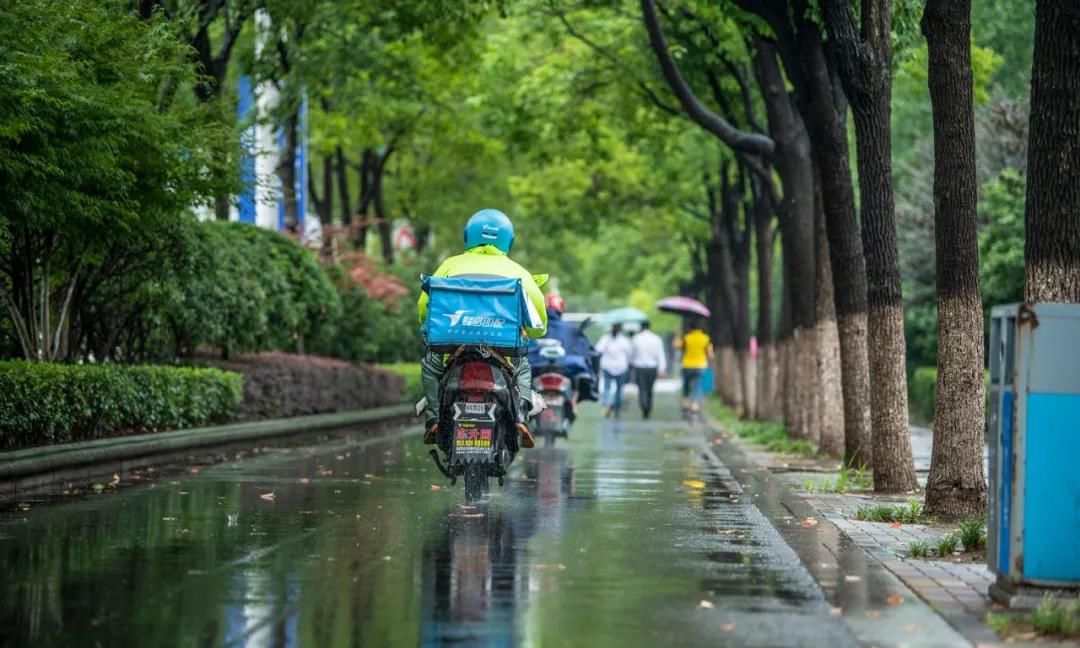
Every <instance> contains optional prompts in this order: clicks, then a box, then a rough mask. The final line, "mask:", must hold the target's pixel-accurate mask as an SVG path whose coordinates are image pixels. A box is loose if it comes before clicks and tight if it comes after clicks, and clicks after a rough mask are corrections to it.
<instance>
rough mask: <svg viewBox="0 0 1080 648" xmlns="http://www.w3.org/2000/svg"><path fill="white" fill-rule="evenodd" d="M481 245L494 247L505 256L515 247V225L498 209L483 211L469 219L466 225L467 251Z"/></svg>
mask: <svg viewBox="0 0 1080 648" xmlns="http://www.w3.org/2000/svg"><path fill="white" fill-rule="evenodd" d="M481 245H494V246H495V247H497V248H499V249H500V250H502V251H503V253H504V254H510V248H512V247H514V224H513V223H511V222H510V218H509V217H508V216H507V215H506V214H504V213H502V212H501V211H499V210H498V209H481V210H480V211H478V212H476V213H475V214H473V215H472V216H470V217H469V222H468V223H465V249H466V250H471V249H473V248H474V247H479V246H481Z"/></svg>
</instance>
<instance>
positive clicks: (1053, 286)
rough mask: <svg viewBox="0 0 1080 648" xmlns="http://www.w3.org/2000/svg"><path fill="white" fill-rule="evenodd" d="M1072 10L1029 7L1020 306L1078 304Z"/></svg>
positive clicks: (1078, 147)
mask: <svg viewBox="0 0 1080 648" xmlns="http://www.w3.org/2000/svg"><path fill="white" fill-rule="evenodd" d="M1077 70H1080V5H1078V4H1077V3H1076V2H1075V0H1037V1H1036V3H1035V56H1034V61H1033V64H1032V68H1031V126H1030V130H1029V133H1030V141H1029V144H1028V187H1027V207H1026V216H1025V223H1026V226H1025V234H1026V237H1025V245H1024V262H1025V267H1026V276H1025V283H1024V299H1025V300H1026V301H1028V302H1033V303H1034V302H1068V303H1077V302H1080V75H1078V74H1077Z"/></svg>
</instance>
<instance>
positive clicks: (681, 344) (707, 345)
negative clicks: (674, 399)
mask: <svg viewBox="0 0 1080 648" xmlns="http://www.w3.org/2000/svg"><path fill="white" fill-rule="evenodd" d="M703 328H704V324H702V322H701V321H700V320H694V321H693V322H691V324H690V326H689V330H688V331H687V332H686V333H684V334H683V336H682V337H681V338H679V339H678V340H676V341H675V347H676V348H678V349H681V350H682V376H683V389H682V392H683V409H684V410H686V411H687V412H689V413H690V414H692V415H699V414H700V413H701V402H702V401H703V400H704V399H705V393H704V390H703V389H702V385H701V379H702V377H704V375H705V370H706V369H707V368H708V367H709V363H711V362H712V361H713V360H715V359H716V354H715V352H714V351H713V345H712V340H711V339H709V334H708V333H706V332H705V331H703V330H702V329H703Z"/></svg>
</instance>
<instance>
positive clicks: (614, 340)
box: [596, 324, 634, 418]
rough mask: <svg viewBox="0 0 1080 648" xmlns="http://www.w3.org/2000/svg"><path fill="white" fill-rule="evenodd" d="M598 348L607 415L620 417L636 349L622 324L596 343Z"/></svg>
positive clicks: (612, 328) (617, 325)
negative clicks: (624, 389)
mask: <svg viewBox="0 0 1080 648" xmlns="http://www.w3.org/2000/svg"><path fill="white" fill-rule="evenodd" d="M596 350H597V351H598V352H599V353H600V371H601V373H603V375H604V396H603V399H602V402H603V404H604V406H605V407H606V408H607V410H606V411H605V412H604V416H605V417H610V416H615V417H616V418H618V417H619V410H620V409H622V392H623V387H624V386H625V385H626V375H627V374H628V373H629V372H630V360H631V358H632V357H633V355H634V349H633V347H632V346H631V345H630V340H628V339H627V338H626V336H625V335H623V333H622V325H621V324H616V325H614V326H612V327H611V332H610V333H605V334H604V336H603V337H601V338H600V341H599V342H597V343H596Z"/></svg>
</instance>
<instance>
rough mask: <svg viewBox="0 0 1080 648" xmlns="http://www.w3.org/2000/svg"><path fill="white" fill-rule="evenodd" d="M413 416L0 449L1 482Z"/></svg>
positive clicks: (386, 413)
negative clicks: (8, 449) (95, 465)
mask: <svg viewBox="0 0 1080 648" xmlns="http://www.w3.org/2000/svg"><path fill="white" fill-rule="evenodd" d="M412 416H413V408H412V407H411V406H409V405H392V406H388V407H378V408H374V409H369V410H360V411H351V412H335V413H331V414H316V415H313V416H297V417H293V418H287V419H272V420H268V421H251V422H245V423H233V424H229V425H219V426H213V427H203V428H190V429H186V430H175V431H172V432H158V433H150V434H139V435H134V436H123V437H112V438H108V439H96V440H93V441H81V442H78V443H65V444H60V445H54V446H44V447H40V448H28V449H26V450H15V451H12V452H4V453H0V483H4V482H17V481H21V480H24V479H26V478H31V477H35V476H40V475H42V474H43V473H53V472H61V471H65V470H69V469H75V468H80V467H85V466H91V465H94V464H100V463H106V462H108V463H117V462H123V461H125V460H130V459H139V458H145V457H151V456H155V455H164V454H170V453H177V452H183V451H188V450H196V449H208V448H214V447H218V446H225V445H230V444H235V443H245V442H248V443H250V442H252V441H261V440H265V439H272V438H275V437H282V436H287V435H295V434H299V433H307V432H318V431H327V430H332V429H337V428H346V427H352V426H357V425H365V426H366V425H372V424H385V423H397V422H405V421H406V420H407V419H409V418H411V417H412ZM58 477H59V476H58ZM44 481H48V480H42V481H41V482H39V485H40V484H41V483H43V482H44Z"/></svg>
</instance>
